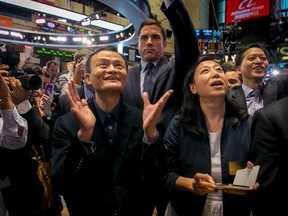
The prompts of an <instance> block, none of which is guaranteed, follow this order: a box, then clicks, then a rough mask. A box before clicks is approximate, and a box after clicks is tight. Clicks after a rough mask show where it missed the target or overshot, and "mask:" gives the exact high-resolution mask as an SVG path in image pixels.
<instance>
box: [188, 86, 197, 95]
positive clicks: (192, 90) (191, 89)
mask: <svg viewBox="0 0 288 216" xmlns="http://www.w3.org/2000/svg"><path fill="white" fill-rule="evenodd" d="M189 87H190V91H191V92H192V94H197V90H196V86H195V83H190V84H189Z"/></svg>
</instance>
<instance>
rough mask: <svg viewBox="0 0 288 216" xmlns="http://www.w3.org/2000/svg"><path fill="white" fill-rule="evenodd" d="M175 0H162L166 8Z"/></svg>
mask: <svg viewBox="0 0 288 216" xmlns="http://www.w3.org/2000/svg"><path fill="white" fill-rule="evenodd" d="M174 1H175V0H164V4H165V6H166V8H168V7H169V6H170V5H171V4H172V3H173V2H174Z"/></svg>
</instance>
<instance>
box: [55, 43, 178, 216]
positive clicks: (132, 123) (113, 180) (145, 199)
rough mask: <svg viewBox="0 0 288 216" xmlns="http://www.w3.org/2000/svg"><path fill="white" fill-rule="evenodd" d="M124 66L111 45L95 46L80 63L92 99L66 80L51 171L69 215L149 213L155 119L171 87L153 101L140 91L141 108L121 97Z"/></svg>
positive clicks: (139, 215)
mask: <svg viewBox="0 0 288 216" xmlns="http://www.w3.org/2000/svg"><path fill="white" fill-rule="evenodd" d="M127 67H128V64H127V61H126V59H125V57H124V56H122V55H121V54H120V53H118V52H117V49H116V48H115V47H101V48H100V49H98V50H96V51H94V52H93V53H91V54H89V56H88V57H87V60H86V63H85V65H84V71H85V72H86V73H87V74H90V80H91V83H92V85H93V88H94V90H95V97H94V99H93V100H90V101H89V102H88V103H87V101H86V100H85V99H82V100H81V99H80V97H79V95H78V93H77V90H76V87H75V83H74V80H71V81H70V82H69V85H68V87H69V88H68V91H66V94H67V96H68V101H69V104H70V106H71V112H69V113H67V114H65V115H62V116H61V117H59V118H57V121H56V124H55V129H54V143H53V156H52V174H53V182H54V183H55V187H56V188H57V190H59V191H60V193H61V194H63V197H64V199H65V202H66V204H67V208H68V211H69V214H70V215H71V216H75V215H76V216H77V215H79V216H80V215H103V216H112V215H119V216H134V215H137V216H151V209H153V207H154V206H153V205H152V203H151V196H152V193H151V188H150V187H149V185H150V182H151V181H153V175H152V176H151V174H153V173H154V172H153V171H152V170H153V169H155V164H156V161H155V160H156V158H155V151H157V148H159V144H160V143H159V142H160V141H161V138H160V136H158V132H157V129H156V122H157V119H158V118H159V116H160V114H161V111H162V109H163V107H164V105H165V103H166V101H167V100H168V98H169V97H170V95H171V94H172V93H173V90H168V91H167V92H166V93H165V94H164V95H163V97H161V98H160V100H159V101H158V102H156V103H155V104H150V103H149V100H148V96H147V93H144V94H143V100H144V110H143V113H142V111H141V110H139V109H138V108H136V107H134V106H131V105H128V104H126V103H125V102H123V101H122V99H121V92H122V91H123V90H124V88H125V86H126V82H127ZM142 120H143V121H142Z"/></svg>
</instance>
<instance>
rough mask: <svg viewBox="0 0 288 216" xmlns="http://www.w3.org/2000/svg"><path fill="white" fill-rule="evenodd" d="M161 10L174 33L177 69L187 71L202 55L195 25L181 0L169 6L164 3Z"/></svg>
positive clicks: (176, 0)
mask: <svg viewBox="0 0 288 216" xmlns="http://www.w3.org/2000/svg"><path fill="white" fill-rule="evenodd" d="M161 10H162V12H163V13H164V14H165V16H166V17H167V19H168V20H169V23H170V26H171V29H172V31H173V35H174V47H175V64H176V71H177V72H179V71H180V72H181V71H183V73H186V71H187V70H188V69H189V68H190V67H191V65H192V64H193V63H194V62H195V61H196V59H197V57H198V56H199V55H200V51H199V47H198V38H197V35H196V33H195V28H194V25H193V23H192V20H191V18H190V16H189V13H188V11H187V9H186V7H185V5H184V4H183V2H182V1H180V0H175V1H174V2H173V3H172V4H171V5H170V6H169V7H168V8H166V7H165V4H164V3H163V4H162V5H161ZM187 53H189V55H187Z"/></svg>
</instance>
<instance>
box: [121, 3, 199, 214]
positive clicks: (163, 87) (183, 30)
mask: <svg viewBox="0 0 288 216" xmlns="http://www.w3.org/2000/svg"><path fill="white" fill-rule="evenodd" d="M161 11H162V12H163V13H164V15H165V16H166V17H167V19H168V20H169V23H170V27H171V29H172V32H173V35H174V52H175V58H172V59H171V60H170V61H167V59H166V58H165V57H164V50H165V48H166V46H167V43H168V41H167V36H166V30H165V29H164V28H163V26H162V25H161V23H160V22H159V21H157V20H153V19H147V20H144V21H143V22H142V24H141V25H140V28H139V31H138V50H139V53H140V55H141V62H140V64H139V65H137V66H135V67H133V68H132V69H130V70H129V72H128V81H127V86H126V88H125V90H124V92H123V93H122V96H123V99H124V101H125V102H127V103H128V104H131V105H134V106H136V107H138V108H140V109H143V101H142V97H141V95H142V92H145V91H146V92H147V91H148V94H149V98H150V102H151V103H156V102H157V101H158V100H159V99H160V98H161V97H162V95H163V94H164V93H165V92H166V91H167V90H168V89H173V90H174V93H173V95H172V96H171V98H170V99H169V101H168V102H167V104H166V106H165V107H164V109H163V112H162V115H161V116H160V119H159V121H158V123H157V129H158V131H159V132H160V134H161V135H162V136H163V134H164V133H165V130H166V128H167V126H168V124H169V122H170V120H171V118H172V117H173V116H174V114H175V112H176V111H177V110H179V108H180V104H181V102H182V99H183V94H182V86H183V80H184V77H185V75H186V73H187V71H188V69H189V68H190V66H191V65H192V64H193V62H194V61H195V60H196V58H197V57H198V56H199V55H200V51H199V48H198V39H197V36H196V33H195V28H194V26H193V23H192V21H191V18H190V16H189V13H188V11H187V9H186V7H185V5H184V3H183V1H182V0H164V1H163V2H162V5H161ZM187 53H189V55H187ZM151 64H152V65H151ZM149 65H151V66H152V69H151V73H150V72H149V70H148V67H146V66H149ZM148 74H151V76H149V75H148ZM148 78H150V80H151V81H150V82H149V81H148V80H149V79H148ZM161 156H162V153H161V151H160V152H159V153H158V160H161ZM157 173H159V172H157ZM159 182H160V177H159ZM162 189H163V188H162V187H161V184H160V183H159V184H155V188H154V191H155V195H154V196H153V197H151V198H155V199H156V200H155V202H156V206H157V215H158V216H163V215H164V213H165V209H166V206H167V203H168V201H167V196H166V194H162V193H163V192H162ZM159 190H160V191H159ZM158 191H159V193H158ZM151 214H152V213H151Z"/></svg>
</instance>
